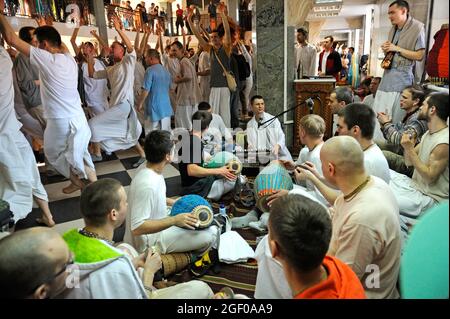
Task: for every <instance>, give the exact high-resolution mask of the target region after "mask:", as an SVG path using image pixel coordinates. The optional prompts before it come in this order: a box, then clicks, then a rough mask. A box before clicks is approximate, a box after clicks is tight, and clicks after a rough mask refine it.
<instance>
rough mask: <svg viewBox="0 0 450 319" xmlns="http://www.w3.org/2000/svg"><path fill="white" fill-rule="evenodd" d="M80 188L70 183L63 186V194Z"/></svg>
mask: <svg viewBox="0 0 450 319" xmlns="http://www.w3.org/2000/svg"><path fill="white" fill-rule="evenodd" d="M80 189H81V188H80V187H79V186H77V185H75V184H72V183H70V185H69V186H67V187H64V188H63V190H62V191H63V193H64V194H72V193H73V192H76V191H77V190H80Z"/></svg>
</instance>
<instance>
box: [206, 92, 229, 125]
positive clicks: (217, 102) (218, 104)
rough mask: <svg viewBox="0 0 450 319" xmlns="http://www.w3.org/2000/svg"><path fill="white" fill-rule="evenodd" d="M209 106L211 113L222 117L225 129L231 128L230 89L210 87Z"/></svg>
mask: <svg viewBox="0 0 450 319" xmlns="http://www.w3.org/2000/svg"><path fill="white" fill-rule="evenodd" d="M209 104H210V105H211V108H212V112H213V113H215V114H219V115H220V116H221V117H222V120H223V122H224V123H225V127H227V128H229V127H231V111H230V89H229V88H227V87H224V88H216V87H212V88H211V93H210V95H209Z"/></svg>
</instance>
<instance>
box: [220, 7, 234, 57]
mask: <svg viewBox="0 0 450 319" xmlns="http://www.w3.org/2000/svg"><path fill="white" fill-rule="evenodd" d="M225 10H226V8H225V5H223V4H220V5H219V6H218V7H217V11H218V12H219V14H220V17H221V18H222V23H223V29H224V30H225V35H224V37H223V47H224V49H225V52H226V54H227V55H228V56H230V55H231V49H232V48H233V43H232V42H231V33H230V25H229V24H228V17H227V16H226V14H225Z"/></svg>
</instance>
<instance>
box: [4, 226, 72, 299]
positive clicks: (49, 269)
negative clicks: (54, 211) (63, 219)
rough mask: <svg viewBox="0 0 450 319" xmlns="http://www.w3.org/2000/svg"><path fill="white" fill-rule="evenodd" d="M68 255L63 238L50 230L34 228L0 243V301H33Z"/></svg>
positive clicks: (13, 235) (17, 233)
mask: <svg viewBox="0 0 450 319" xmlns="http://www.w3.org/2000/svg"><path fill="white" fill-rule="evenodd" d="M68 254H69V249H68V247H67V244H66V243H65V242H64V240H63V239H62V237H61V236H60V235H59V234H58V233H57V232H56V231H54V230H52V229H49V228H45V227H33V228H29V229H26V230H20V231H17V232H15V233H13V234H11V235H9V236H7V237H4V238H3V239H1V240H0V287H1V288H0V298H3V297H5V295H6V296H7V297H8V298H27V297H30V296H31V295H32V294H33V293H34V290H35V289H36V288H37V287H38V286H40V285H42V284H44V283H47V282H48V281H49V280H50V279H53V275H54V274H55V273H56V272H57V271H58V270H59V269H57V268H58V267H60V266H59V265H61V264H64V263H65V261H66V260H67V259H68V258H69V256H68ZM3 294H5V295H3Z"/></svg>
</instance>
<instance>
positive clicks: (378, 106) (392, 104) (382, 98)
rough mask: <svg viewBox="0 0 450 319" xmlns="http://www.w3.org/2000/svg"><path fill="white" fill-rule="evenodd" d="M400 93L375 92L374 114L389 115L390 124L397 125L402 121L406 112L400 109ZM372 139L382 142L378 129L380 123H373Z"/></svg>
mask: <svg viewBox="0 0 450 319" xmlns="http://www.w3.org/2000/svg"><path fill="white" fill-rule="evenodd" d="M400 97H401V93H400V92H384V91H380V90H378V91H377V94H376V95H375V100H374V101H373V110H374V111H375V114H377V113H378V112H383V113H386V114H387V115H389V117H390V118H391V119H392V123H399V122H401V121H402V120H403V118H404V117H405V115H406V112H405V111H403V110H402V109H401V108H400ZM373 139H374V140H375V141H384V140H385V138H384V136H383V132H382V131H381V129H380V123H379V122H378V121H375V132H374V136H373Z"/></svg>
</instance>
